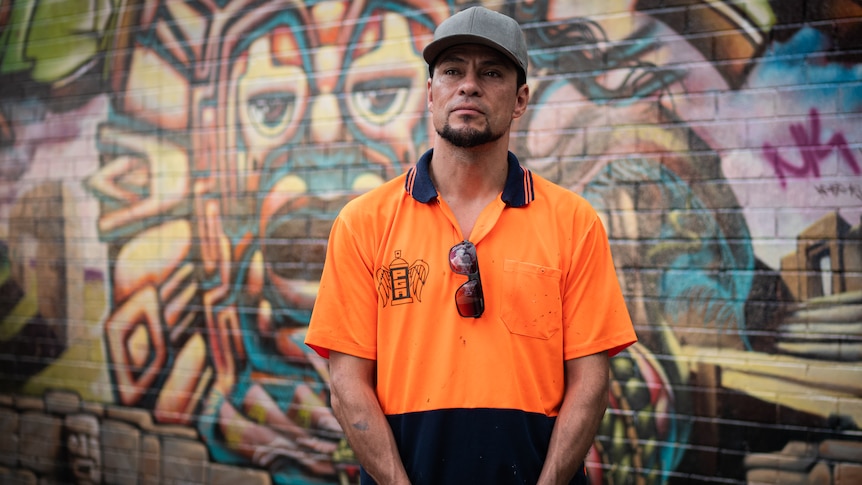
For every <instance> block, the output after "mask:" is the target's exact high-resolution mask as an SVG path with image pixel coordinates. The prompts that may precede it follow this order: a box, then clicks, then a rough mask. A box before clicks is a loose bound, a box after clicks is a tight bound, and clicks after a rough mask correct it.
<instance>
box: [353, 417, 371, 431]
mask: <svg viewBox="0 0 862 485" xmlns="http://www.w3.org/2000/svg"><path fill="white" fill-rule="evenodd" d="M353 428H354V429H358V430H359V431H368V421H365V420H364V419H363V420H362V421H357V422H355V423H353Z"/></svg>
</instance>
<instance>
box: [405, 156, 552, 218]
mask: <svg viewBox="0 0 862 485" xmlns="http://www.w3.org/2000/svg"><path fill="white" fill-rule="evenodd" d="M433 152H434V149H431V150H428V151H427V152H425V153H424V154H423V155H422V156H421V157H420V158H419V161H418V162H416V165H415V166H413V167H412V168H411V169H410V170H409V171H407V178H406V180H405V181H404V190H406V191H407V193H408V194H410V195H412V196H413V198H414V199H416V200H417V201H419V202H422V203H423V204H427V203H428V202H431V201H432V200H434V199H436V198H437V189H436V188H435V187H434V183H433V182H431V174H430V172H429V170H428V169H429V167H430V166H431V155H432V153H433ZM508 163H509V173H508V174H507V175H506V185H505V186H504V187H503V196H502V199H503V202H505V203H506V205H508V206H510V207H524V206H526V205H527V204H529V203H530V201H532V200H533V199H535V198H536V195H535V193H533V173H532V172H530V171H529V170H527V169H526V168H524V167H522V166H521V164H520V163H519V162H518V158H517V157H516V156H515V155H514V154H513V153H512V152H509V156H508Z"/></svg>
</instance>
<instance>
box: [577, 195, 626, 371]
mask: <svg viewBox="0 0 862 485" xmlns="http://www.w3.org/2000/svg"><path fill="white" fill-rule="evenodd" d="M590 212H591V214H592V216H591V221H590V222H589V223H588V224H585V225H584V227H585V232H584V233H583V236H582V237H581V239H580V240H579V241H578V242H577V244H576V246H575V254H574V255H573V258H572V263H571V267H570V268H569V277H568V279H567V281H566V285H565V289H564V297H563V314H564V323H563V328H564V332H565V333H564V337H563V338H564V342H563V353H564V358H565V359H567V360H568V359H573V358H577V357H583V356H586V355H591V354H595V353H598V352H603V351H608V354H609V355H611V356H613V355H615V354H617V353H619V352H620V351H622V350H623V349H625V348H626V347H628V346H629V345H631V344H633V343H634V342H636V341H637V336H636V335H635V331H634V327H633V325H632V322H631V317H630V316H629V312H628V308H627V307H626V303H625V300H624V299H623V294H622V291H621V290H620V284H619V280H618V279H617V275H616V270H615V268H614V262H613V258H612V256H611V248H610V243H609V242H608V237H607V233H606V232H605V229H604V226H603V225H602V222H601V220H600V219H599V217H598V215H597V214H595V212H594V211H590Z"/></svg>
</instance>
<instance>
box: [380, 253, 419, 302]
mask: <svg viewBox="0 0 862 485" xmlns="http://www.w3.org/2000/svg"><path fill="white" fill-rule="evenodd" d="M426 279H428V263H426V262H425V261H422V260H421V259H417V260H416V261H414V262H413V264H407V261H405V260H404V259H402V258H401V251H400V250H398V251H395V259H393V260H392V262H391V263H389V267H388V268H386V267H383V268H379V269H378V270H377V293H378V294H379V295H380V299H382V300H383V306H384V307H386V305H388V304H389V302H392V305H403V304H405V303H413V298H414V297H415V298H416V300H418V301H422V287H423V286H425V280H426Z"/></svg>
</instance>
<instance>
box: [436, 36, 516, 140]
mask: <svg viewBox="0 0 862 485" xmlns="http://www.w3.org/2000/svg"><path fill="white" fill-rule="evenodd" d="M517 77H518V71H517V69H516V68H515V66H514V64H513V63H512V62H511V61H510V60H509V59H508V58H506V57H505V56H503V55H502V54H500V53H499V52H497V51H496V50H494V49H492V48H490V47H486V46H483V45H478V44H465V45H460V46H455V47H450V48H449V49H447V50H445V51H443V53H441V54H440V56H439V57H438V58H437V62H436V64H435V66H434V76H433V78H431V79H429V80H428V109H429V110H430V111H431V114H432V121H433V123H434V129H435V130H436V131H437V134H438V135H440V137H441V138H443V139H444V140H446V141H448V142H449V143H451V144H453V145H455V146H458V147H464V148H471V147H475V146H479V145H484V144H486V143H490V142H492V141H496V140H498V139H500V138H501V137H502V136H503V135H505V134H506V133H507V132H508V130H509V127H510V125H511V123H512V120H513V119H515V118H518V117H519V116H521V115H522V114H523V113H524V110H525V109H526V106H527V101H528V99H529V90H528V88H527V86H526V85H524V86H520V87H519V86H517Z"/></svg>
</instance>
